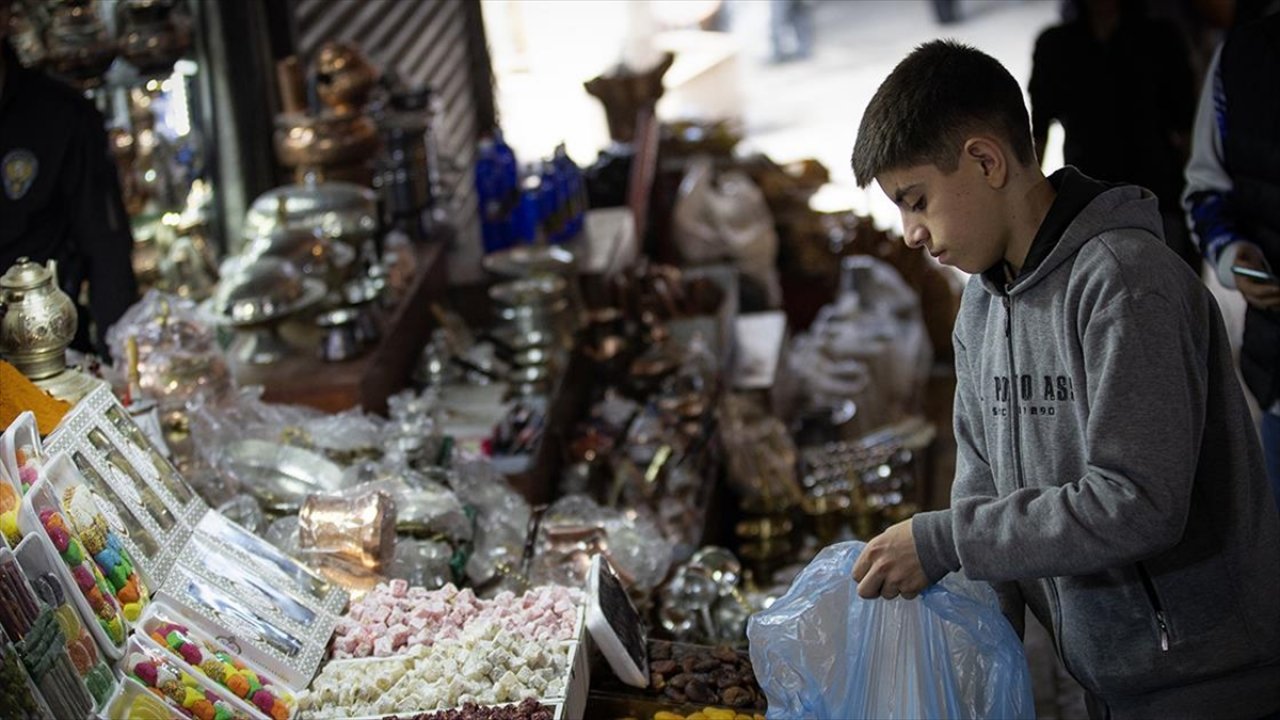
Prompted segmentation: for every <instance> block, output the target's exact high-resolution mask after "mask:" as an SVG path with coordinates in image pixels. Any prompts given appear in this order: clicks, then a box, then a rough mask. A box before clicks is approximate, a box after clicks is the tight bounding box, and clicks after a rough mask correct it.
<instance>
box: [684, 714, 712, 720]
mask: <svg viewBox="0 0 1280 720" xmlns="http://www.w3.org/2000/svg"><path fill="white" fill-rule="evenodd" d="M684 720H711V719H710V718H708V717H707V716H706V715H705V714H703V713H700V712H696V713H690V714H689V715H688V716H687V717H685V719H684Z"/></svg>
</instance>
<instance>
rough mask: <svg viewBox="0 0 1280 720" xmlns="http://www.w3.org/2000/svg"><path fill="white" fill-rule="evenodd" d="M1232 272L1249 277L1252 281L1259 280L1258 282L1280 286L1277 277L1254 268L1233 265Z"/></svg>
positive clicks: (1279, 280)
mask: <svg viewBox="0 0 1280 720" xmlns="http://www.w3.org/2000/svg"><path fill="white" fill-rule="evenodd" d="M1231 272H1233V273H1235V274H1237V275H1240V276H1243V277H1247V278H1249V279H1250V280H1257V281H1258V282H1264V283H1270V284H1272V285H1280V279H1278V278H1276V276H1275V275H1272V274H1271V273H1269V272H1267V271H1266V270H1255V269H1254V268H1247V267H1241V266H1240V265H1232V266H1231Z"/></svg>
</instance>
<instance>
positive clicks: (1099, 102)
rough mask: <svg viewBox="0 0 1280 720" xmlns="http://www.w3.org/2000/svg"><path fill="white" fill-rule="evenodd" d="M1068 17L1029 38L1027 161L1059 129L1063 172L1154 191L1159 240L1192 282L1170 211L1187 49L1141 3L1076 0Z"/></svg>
mask: <svg viewBox="0 0 1280 720" xmlns="http://www.w3.org/2000/svg"><path fill="white" fill-rule="evenodd" d="M1072 15H1073V17H1074V19H1072V20H1070V21H1068V22H1065V23H1063V24H1061V25H1056V26H1054V27H1051V28H1049V29H1047V30H1045V31H1044V32H1043V33H1041V34H1040V37H1039V38H1037V39H1036V45H1035V54H1034V57H1033V63H1032V70H1031V82H1030V85H1029V88H1028V91H1029V94H1030V96H1031V132H1032V137H1033V138H1034V139H1035V146H1036V157H1038V158H1040V159H1041V161H1042V162H1043V160H1044V148H1045V144H1046V142H1047V139H1048V135H1049V126H1050V125H1051V124H1052V123H1053V122H1054V121H1055V120H1056V121H1058V122H1059V123H1061V124H1062V128H1063V130H1064V132H1065V135H1066V138H1065V141H1064V143H1063V151H1062V154H1063V159H1064V160H1065V162H1066V164H1068V165H1072V166H1074V167H1076V168H1077V169H1078V170H1080V171H1081V172H1083V173H1085V174H1086V175H1089V176H1091V177H1094V178H1097V179H1098V180H1102V181H1105V182H1115V183H1119V182H1124V183H1132V184H1135V185H1141V186H1142V187H1145V188H1147V189H1148V190H1150V191H1152V192H1153V193H1155V195H1156V197H1157V198H1158V199H1159V200H1160V214H1161V217H1162V220H1163V223H1164V236H1165V240H1166V241H1167V242H1168V243H1169V246H1170V247H1171V248H1173V250H1174V251H1175V252H1177V253H1178V254H1179V255H1180V256H1182V258H1183V259H1184V260H1186V261H1187V263H1188V264H1189V265H1190V266H1191V268H1192V270H1193V271H1194V272H1196V273H1197V274H1198V273H1199V272H1200V255H1199V253H1198V252H1196V249H1195V246H1194V244H1193V243H1192V242H1191V239H1190V237H1189V236H1188V232H1187V227H1186V222H1185V219H1184V217H1183V213H1182V208H1181V206H1180V204H1179V201H1180V199H1181V197H1182V189H1183V179H1182V168H1183V166H1184V165H1185V164H1186V161H1187V145H1188V139H1189V136H1190V134H1191V120H1192V115H1193V114H1194V112H1195V103H1196V97H1195V92H1196V88H1195V79H1194V75H1193V72H1192V68H1191V54H1190V52H1191V51H1190V49H1189V48H1188V46H1187V43H1186V41H1185V39H1184V38H1183V37H1182V34H1181V31H1180V30H1178V28H1177V27H1176V26H1175V25H1174V24H1172V23H1170V22H1167V21H1163V20H1156V19H1153V18H1151V17H1149V16H1148V15H1147V11H1146V7H1145V4H1144V3H1143V1H1142V0H1081V1H1080V2H1078V3H1075V11H1074V13H1072Z"/></svg>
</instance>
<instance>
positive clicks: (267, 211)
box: [244, 182, 378, 240]
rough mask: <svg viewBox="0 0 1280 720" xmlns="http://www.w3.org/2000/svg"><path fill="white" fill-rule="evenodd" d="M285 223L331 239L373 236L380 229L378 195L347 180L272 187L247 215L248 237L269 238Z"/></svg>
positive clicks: (245, 223)
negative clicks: (346, 181) (318, 232)
mask: <svg viewBox="0 0 1280 720" xmlns="http://www.w3.org/2000/svg"><path fill="white" fill-rule="evenodd" d="M281 202H283V206H281ZM281 222H283V223H284V224H285V226H286V227H287V228H288V229H289V230H291V231H304V232H309V233H310V232H314V231H316V230H319V231H320V232H321V233H322V234H323V235H324V236H325V237H329V238H345V237H371V236H372V235H373V233H374V232H375V231H376V230H377V228H378V202H377V195H376V194H374V192H373V191H372V190H370V189H369V188H366V187H361V186H359V185H356V184H354V183H345V182H318V183H307V184H304V185H284V186H281V187H278V188H275V189H274V190H268V191H267V192H265V193H263V194H262V195H260V196H259V197H258V198H257V199H256V200H254V201H253V205H252V206H251V207H250V208H249V212H248V213H247V214H246V215H245V221H244V233H245V237H246V238H247V239H249V240H255V239H258V238H269V237H270V236H271V234H272V233H273V232H276V231H277V229H278V228H279V227H280V224H281Z"/></svg>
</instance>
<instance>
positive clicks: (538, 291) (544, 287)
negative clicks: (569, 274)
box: [489, 275, 567, 307]
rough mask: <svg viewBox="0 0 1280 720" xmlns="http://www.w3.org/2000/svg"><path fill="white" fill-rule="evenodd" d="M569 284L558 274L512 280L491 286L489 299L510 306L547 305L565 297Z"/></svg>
mask: <svg viewBox="0 0 1280 720" xmlns="http://www.w3.org/2000/svg"><path fill="white" fill-rule="evenodd" d="M566 287H567V284H566V283H565V280H564V278H562V277H559V276H556V275H538V276H536V277H531V278H522V279H520V280H510V281H507V282H504V283H499V284H497V285H494V286H493V287H491V288H489V299H491V300H493V301H494V302H495V303H498V304H500V305H506V306H509V307H512V306H520V305H547V304H550V303H553V302H555V301H556V300H559V299H561V298H562V297H564V294H565V288H566Z"/></svg>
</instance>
